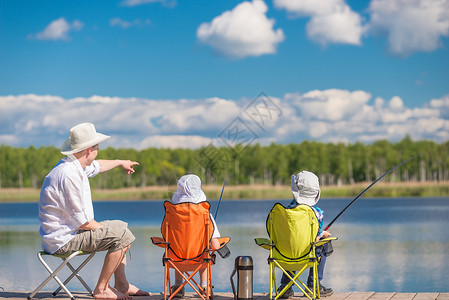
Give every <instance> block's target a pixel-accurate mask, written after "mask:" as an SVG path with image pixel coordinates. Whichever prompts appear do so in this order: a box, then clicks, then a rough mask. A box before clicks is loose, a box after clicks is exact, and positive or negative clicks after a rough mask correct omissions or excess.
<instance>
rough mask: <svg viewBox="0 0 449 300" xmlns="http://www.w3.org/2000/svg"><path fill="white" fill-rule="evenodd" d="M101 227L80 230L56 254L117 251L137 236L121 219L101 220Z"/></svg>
mask: <svg viewBox="0 0 449 300" xmlns="http://www.w3.org/2000/svg"><path fill="white" fill-rule="evenodd" d="M99 223H100V224H101V226H102V227H101V228H97V229H93V230H79V231H78V233H77V234H76V235H75V236H74V237H73V239H71V240H70V241H69V242H68V243H67V244H65V245H64V246H62V247H61V248H59V249H58V250H57V251H56V252H55V253H54V254H57V255H60V254H65V253H68V252H73V251H78V250H81V251H84V252H98V251H106V250H108V252H109V253H110V252H115V251H118V250H122V249H123V248H125V247H127V246H128V245H130V244H131V243H132V242H133V241H134V240H135V239H136V238H135V237H134V235H133V234H132V233H131V231H130V230H129V229H128V223H125V222H123V221H120V220H112V221H101V222H99Z"/></svg>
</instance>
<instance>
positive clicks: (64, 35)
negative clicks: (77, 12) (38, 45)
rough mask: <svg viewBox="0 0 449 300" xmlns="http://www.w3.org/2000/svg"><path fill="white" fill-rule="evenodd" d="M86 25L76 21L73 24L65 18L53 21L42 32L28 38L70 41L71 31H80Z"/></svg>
mask: <svg viewBox="0 0 449 300" xmlns="http://www.w3.org/2000/svg"><path fill="white" fill-rule="evenodd" d="M83 27H84V24H83V23H82V22H81V21H78V20H74V21H73V22H72V23H71V24H70V23H68V22H67V20H66V19H65V18H63V17H61V18H59V19H57V20H54V21H52V22H51V23H50V24H49V25H47V27H45V29H44V30H43V31H42V32H38V33H36V34H31V35H29V36H28V37H29V38H33V39H37V40H63V41H68V40H70V37H69V32H70V31H73V30H75V31H80V30H81V29H83Z"/></svg>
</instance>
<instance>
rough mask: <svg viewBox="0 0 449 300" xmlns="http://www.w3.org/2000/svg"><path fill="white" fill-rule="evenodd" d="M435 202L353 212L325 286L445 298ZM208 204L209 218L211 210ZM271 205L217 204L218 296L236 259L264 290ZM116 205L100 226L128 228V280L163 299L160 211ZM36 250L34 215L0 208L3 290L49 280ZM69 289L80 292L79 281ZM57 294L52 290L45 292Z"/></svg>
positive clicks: (362, 206)
mask: <svg viewBox="0 0 449 300" xmlns="http://www.w3.org/2000/svg"><path fill="white" fill-rule="evenodd" d="M432 201H433V202H432ZM432 201H430V200H429V199H426V201H422V200H416V201H413V199H412V200H410V199H403V200H396V201H391V200H388V201H384V202H382V201H380V200H377V199H376V200H372V201H364V202H363V201H361V202H360V203H359V205H357V206H354V208H353V211H352V212H351V213H350V214H348V216H344V217H342V218H341V220H339V222H337V223H335V225H334V226H333V227H332V232H333V234H334V235H336V236H338V237H339V239H338V240H337V241H335V242H334V243H333V246H334V254H333V255H332V256H330V257H329V258H328V263H327V266H326V270H325V279H324V281H323V284H324V285H326V286H330V287H332V288H333V289H334V290H335V291H376V292H449V276H447V270H448V269H449V242H448V240H449V239H448V237H449V235H448V233H447V232H446V228H447V227H448V225H449V218H448V216H449V201H448V200H447V199H439V200H438V199H437V200H432ZM346 203H347V201H344V200H341V201H338V200H332V201H326V200H321V201H320V204H321V207H322V208H323V209H325V211H326V216H327V218H328V219H330V217H331V216H334V215H336V214H337V213H338V211H339V209H340V208H341V207H344V204H346ZM404 203H406V204H407V205H404ZM212 204H213V208H212V211H214V205H216V203H212ZM273 204H274V201H262V202H257V201H241V202H228V203H227V204H226V203H222V206H221V207H220V210H221V211H220V215H219V216H218V218H217V222H218V224H219V227H220V232H221V233H222V235H226V236H231V238H232V240H231V242H230V244H229V248H230V250H231V252H232V253H231V257H230V258H228V259H226V260H223V259H222V258H220V257H217V263H216V265H214V266H213V268H212V272H213V282H214V286H215V289H216V291H230V290H231V286H230V279H229V276H230V274H231V272H232V270H233V268H234V258H235V257H236V256H240V255H250V256H252V258H253V262H254V270H255V271H254V291H256V292H267V291H268V290H269V284H268V278H269V268H268V264H267V260H266V259H267V256H268V251H266V250H264V249H262V248H260V247H258V246H256V244H255V243H254V238H255V237H267V233H266V229H265V218H266V214H267V213H268V211H269V210H270V208H271V207H272V205H273ZM425 204H429V205H425ZM33 205H35V204H33ZM120 205H122V206H126V207H129V203H126V204H120V203H113V204H111V203H102V204H96V208H95V209H96V212H97V211H98V213H97V218H98V219H99V220H101V219H106V216H111V218H119V219H123V220H125V221H127V222H129V224H130V228H131V230H132V231H133V233H134V234H135V236H136V241H135V242H134V243H133V247H132V251H131V254H132V259H131V260H128V267H127V275H128V278H129V280H130V281H131V282H133V283H135V284H136V285H138V286H139V287H140V288H143V289H146V290H150V291H153V292H160V291H162V289H163V267H162V261H161V257H162V253H163V249H161V248H159V247H156V246H154V245H152V243H151V241H150V237H151V236H160V221H161V219H162V214H163V208H162V203H154V202H152V203H150V202H147V203H145V202H144V203H138V204H136V205H135V206H134V203H133V205H132V206H133V207H134V208H135V210H134V211H133V210H130V211H129V212H126V210H124V209H122V207H121V206H120ZM136 207H137V208H138V209H136ZM400 207H402V208H404V209H403V210H401V209H399V208H400ZM8 209H14V210H20V211H21V214H18V215H20V219H19V220H18V219H15V218H14V217H11V214H8V212H7V210H8ZM2 214H3V215H2ZM357 216H358V217H357ZM8 220H9V221H8ZM23 224H25V225H23ZM38 250H40V237H39V234H38V224H37V219H36V216H35V207H34V206H31V207H28V208H27V206H21V207H20V208H19V209H17V208H13V207H8V208H6V209H5V206H1V204H0V286H1V287H3V288H4V289H5V290H10V291H13V290H20V291H30V290H32V289H34V288H35V287H36V286H37V285H38V284H39V283H40V282H41V281H42V280H43V279H44V278H45V277H46V276H47V272H46V270H45V269H44V268H43V267H42V266H41V265H40V263H39V262H38V260H37V258H36V252H37V251H38ZM103 259H104V253H99V254H97V255H96V256H95V257H94V258H93V260H92V261H91V262H90V263H89V264H88V265H87V266H86V267H85V268H84V270H83V271H82V274H83V277H85V279H86V280H87V282H88V283H89V284H90V285H91V286H92V287H93V286H94V285H95V283H96V280H97V278H98V275H99V272H100V267H101V266H102V264H103ZM54 262H55V263H59V261H57V260H54ZM54 265H56V264H54ZM65 274H67V273H65ZM61 277H64V276H61ZM70 286H71V288H72V289H74V290H82V286H81V284H79V283H77V282H76V281H73V282H72V283H71V284H70ZM56 287H57V285H56V284H55V283H53V282H52V283H51V284H49V285H48V286H47V287H46V289H48V290H49V289H52V288H56ZM188 289H189V288H188Z"/></svg>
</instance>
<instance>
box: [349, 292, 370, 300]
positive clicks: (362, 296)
mask: <svg viewBox="0 0 449 300" xmlns="http://www.w3.org/2000/svg"><path fill="white" fill-rule="evenodd" d="M374 293H375V292H352V293H351V294H350V295H349V296H348V297H347V298H345V300H366V299H368V298H370V297H371V296H373V295H374Z"/></svg>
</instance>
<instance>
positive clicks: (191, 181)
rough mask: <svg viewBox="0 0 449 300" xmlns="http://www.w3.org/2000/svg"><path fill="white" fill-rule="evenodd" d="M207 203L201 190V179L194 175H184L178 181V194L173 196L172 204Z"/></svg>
mask: <svg viewBox="0 0 449 300" xmlns="http://www.w3.org/2000/svg"><path fill="white" fill-rule="evenodd" d="M202 201H206V195H205V194H204V192H203V190H202V189H201V179H200V178H199V177H198V176H197V175H194V174H188V175H184V176H182V177H181V178H179V180H178V184H177V188H176V192H175V193H174V194H173V197H172V202H173V203H175V204H177V203H182V202H192V203H199V202H202Z"/></svg>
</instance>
